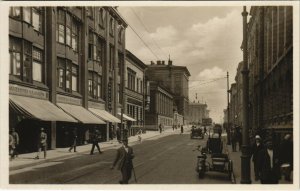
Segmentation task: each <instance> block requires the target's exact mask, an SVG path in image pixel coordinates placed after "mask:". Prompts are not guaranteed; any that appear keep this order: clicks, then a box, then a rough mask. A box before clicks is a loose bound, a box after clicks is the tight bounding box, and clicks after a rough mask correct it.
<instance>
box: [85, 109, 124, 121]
mask: <svg viewBox="0 0 300 191" xmlns="http://www.w3.org/2000/svg"><path fill="white" fill-rule="evenodd" d="M89 110H90V111H91V112H92V113H94V114H95V115H97V116H98V117H100V118H101V119H103V120H104V121H107V122H112V123H121V120H120V119H118V118H117V117H115V116H113V115H112V114H110V113H109V112H107V111H105V110H102V109H95V108H89Z"/></svg>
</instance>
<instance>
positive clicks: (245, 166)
mask: <svg viewBox="0 0 300 191" xmlns="http://www.w3.org/2000/svg"><path fill="white" fill-rule="evenodd" d="M243 8H244V10H243V12H242V16H243V69H242V72H241V73H242V75H243V141H242V142H243V144H242V156H241V184H251V176H250V157H251V155H250V145H249V115H248V114H249V113H248V112H249V77H248V75H249V69H248V52H247V51H248V46H247V35H248V34H247V15H248V12H247V11H246V6H244V7H243Z"/></svg>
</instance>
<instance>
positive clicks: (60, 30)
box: [58, 24, 65, 44]
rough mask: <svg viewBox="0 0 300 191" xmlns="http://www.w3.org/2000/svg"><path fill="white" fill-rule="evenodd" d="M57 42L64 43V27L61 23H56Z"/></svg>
mask: <svg viewBox="0 0 300 191" xmlns="http://www.w3.org/2000/svg"><path fill="white" fill-rule="evenodd" d="M58 42H60V43H63V44H64V43H65V27H64V25H61V24H58Z"/></svg>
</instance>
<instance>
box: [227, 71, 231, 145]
mask: <svg viewBox="0 0 300 191" xmlns="http://www.w3.org/2000/svg"><path fill="white" fill-rule="evenodd" d="M229 93H230V90H229V73H228V72H227V145H230V143H231V137H230V125H229V124H230V123H229V118H230V116H229V115H230V111H229Z"/></svg>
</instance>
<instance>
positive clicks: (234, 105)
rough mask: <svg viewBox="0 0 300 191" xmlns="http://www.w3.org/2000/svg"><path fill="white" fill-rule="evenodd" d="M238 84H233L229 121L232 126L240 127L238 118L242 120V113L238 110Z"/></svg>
mask: <svg viewBox="0 0 300 191" xmlns="http://www.w3.org/2000/svg"><path fill="white" fill-rule="evenodd" d="M237 92H238V91H237V84H236V83H233V84H231V88H230V103H229V110H230V112H229V115H230V116H229V121H230V124H231V126H237V125H240V123H239V122H240V121H238V118H240V115H241V113H240V111H239V110H238V101H239V100H238V94H237ZM227 120H228V119H227Z"/></svg>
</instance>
